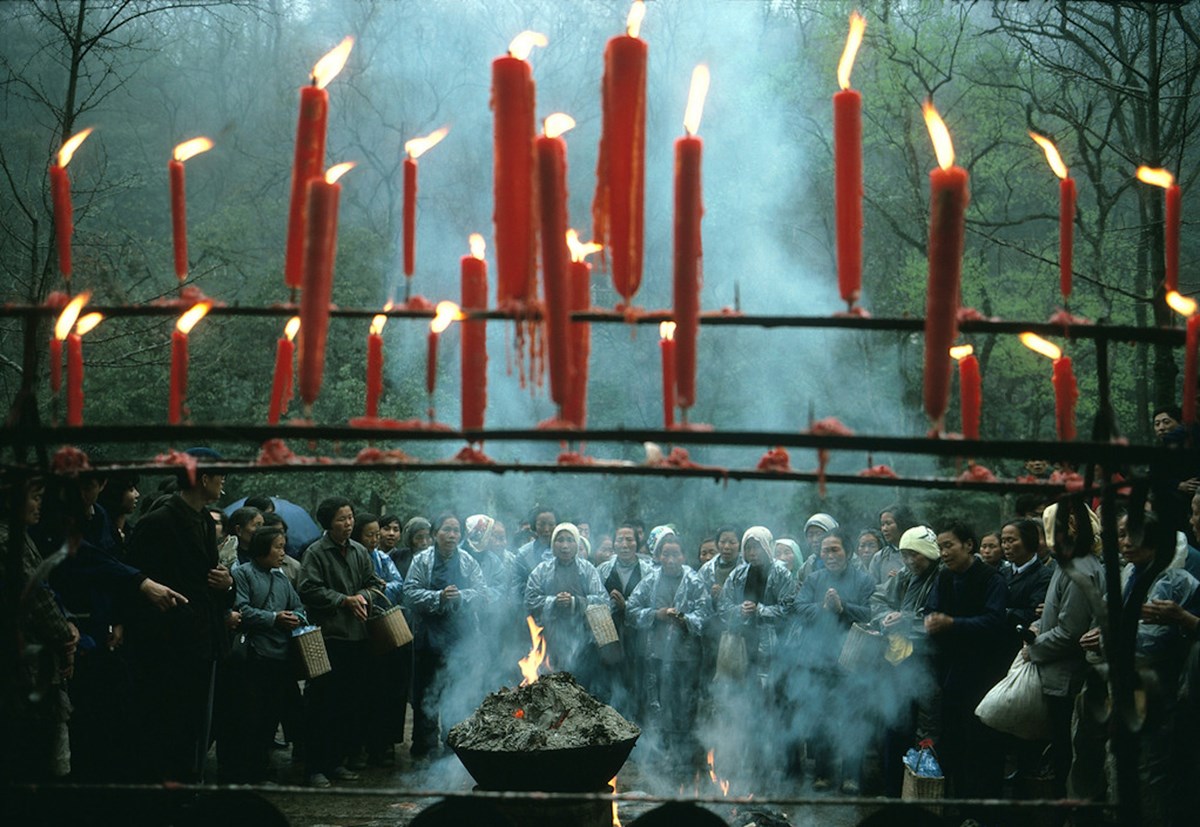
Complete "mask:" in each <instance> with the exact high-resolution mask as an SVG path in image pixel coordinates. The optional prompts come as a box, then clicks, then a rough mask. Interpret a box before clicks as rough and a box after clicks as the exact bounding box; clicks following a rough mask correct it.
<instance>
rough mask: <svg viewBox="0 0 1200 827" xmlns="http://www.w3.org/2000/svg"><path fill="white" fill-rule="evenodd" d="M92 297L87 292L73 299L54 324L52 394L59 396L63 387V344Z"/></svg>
mask: <svg viewBox="0 0 1200 827" xmlns="http://www.w3.org/2000/svg"><path fill="white" fill-rule="evenodd" d="M91 296H92V294H91V292H90V291H87V290H85V291H84V292H82V293H80V294H79V295H78V296H76V297H75V298H73V299H71V301H69V302H67V306H66V307H64V308H63V309H62V312H60V313H59V314H58V319H57V320H56V321H55V322H54V336H53V337H52V338H51V339H50V392H51V393H53V394H57V393H58V391H59V389H60V388H61V387H62V343H63V341H64V340H65V339H66V338H67V336H69V335H70V333H71V330H72V329H73V328H74V327H75V322H76V321H77V320H78V319H79V314H80V313H81V312H82V311H83V307H84V305H86V304H87V303H88V299H90V298H91Z"/></svg>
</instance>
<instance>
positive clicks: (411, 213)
mask: <svg viewBox="0 0 1200 827" xmlns="http://www.w3.org/2000/svg"><path fill="white" fill-rule="evenodd" d="M449 131H450V130H449V129H448V128H447V127H442V128H441V129H438V130H437V131H435V132H433V133H432V134H430V135H427V136H426V137H424V138H414V139H412V140H411V141H407V142H406V143H405V144H404V151H405V152H406V153H408V157H407V158H405V159H404V219H403V220H404V234H403V235H404V275H405V276H409V277H411V276H412V274H413V268H414V267H415V266H416V260H417V246H416V230H417V159H418V158H420V157H421V156H422V155H424V154H425V152H426V150H429V149H431V148H432V147H434V146H436V145H437V144H438V143H439V142H440V141H441V140H442V138H445V137H446V133H448V132H449Z"/></svg>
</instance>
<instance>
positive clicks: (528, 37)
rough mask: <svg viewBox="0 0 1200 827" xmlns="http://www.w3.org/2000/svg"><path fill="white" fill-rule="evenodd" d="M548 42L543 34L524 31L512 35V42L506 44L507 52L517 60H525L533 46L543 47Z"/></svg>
mask: <svg viewBox="0 0 1200 827" xmlns="http://www.w3.org/2000/svg"><path fill="white" fill-rule="evenodd" d="M549 42H550V41H549V40H547V39H546V35H544V34H540V33H539V32H531V31H524V32H521V33H520V34H519V35H517V36H516V37H514V38H513V40H512V43H509V44H508V54H509V55H510V56H511V57H515V58H516V59H517V60H525V59H527V58H528V57H529V53H530V52H532V51H533V47H534V46H541V47H543V48H545V46H546V44H547V43H549Z"/></svg>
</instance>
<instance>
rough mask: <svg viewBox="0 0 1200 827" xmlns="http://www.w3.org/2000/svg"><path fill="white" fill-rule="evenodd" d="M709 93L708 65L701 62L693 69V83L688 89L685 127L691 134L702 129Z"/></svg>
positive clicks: (684, 114)
mask: <svg viewBox="0 0 1200 827" xmlns="http://www.w3.org/2000/svg"><path fill="white" fill-rule="evenodd" d="M707 94H708V67H707V66H705V65H704V64H703V63H701V64H700V65H699V66H697V67H696V68H695V69H693V70H692V85H691V88H690V89H688V102H687V109H685V110H684V113H683V128H684V131H685V132H687V134H689V135H695V134H696V133H697V132H699V131H700V118H701V116H702V115H703V114H704V98H705V96H706V95H707Z"/></svg>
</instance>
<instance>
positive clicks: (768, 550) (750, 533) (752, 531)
mask: <svg viewBox="0 0 1200 827" xmlns="http://www.w3.org/2000/svg"><path fill="white" fill-rule="evenodd" d="M747 540H754V541H755V542H756V543H758V544H759V545H760V546H761V547H762V554H761V555H760V557H759V562H758V563H757V564H756V565H759V566H769V565H770V564H771V563H773V562H775V538H774V537H773V536H771V531H770V529H768V528H766V527H765V526H761V525H755V526H750V528H748V529H746V533H745V534H743V535H742V558H743V559H745V558H746V541H747Z"/></svg>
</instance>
